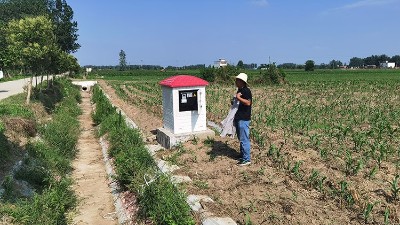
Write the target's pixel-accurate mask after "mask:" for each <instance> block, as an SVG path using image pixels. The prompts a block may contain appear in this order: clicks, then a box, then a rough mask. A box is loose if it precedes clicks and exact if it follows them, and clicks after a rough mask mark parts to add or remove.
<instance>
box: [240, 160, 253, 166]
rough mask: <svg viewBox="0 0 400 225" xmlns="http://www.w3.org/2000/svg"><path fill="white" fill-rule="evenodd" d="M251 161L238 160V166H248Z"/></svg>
mask: <svg viewBox="0 0 400 225" xmlns="http://www.w3.org/2000/svg"><path fill="white" fill-rule="evenodd" d="M250 163H251V162H250V161H246V160H241V161H240V162H238V164H237V165H238V166H247V165H250Z"/></svg>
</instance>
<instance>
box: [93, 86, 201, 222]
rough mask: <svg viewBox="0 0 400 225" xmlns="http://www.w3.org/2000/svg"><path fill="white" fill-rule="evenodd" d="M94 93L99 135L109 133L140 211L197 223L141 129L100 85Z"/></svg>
mask: <svg viewBox="0 0 400 225" xmlns="http://www.w3.org/2000/svg"><path fill="white" fill-rule="evenodd" d="M92 97H93V98H92V100H93V102H95V104H96V110H95V112H94V113H93V115H92V118H93V120H94V122H95V123H96V124H100V128H99V135H104V134H108V135H107V137H108V141H109V142H110V148H109V155H110V156H111V157H113V158H114V159H115V161H114V162H115V168H116V173H117V175H116V179H117V180H118V182H119V183H120V184H121V185H122V187H123V188H124V189H129V190H130V191H132V192H134V193H136V194H138V196H139V204H140V215H141V216H142V217H143V218H146V217H147V218H151V219H152V220H153V221H154V222H155V223H156V224H195V223H194V220H193V218H192V217H191V215H190V208H189V206H188V205H187V204H186V198H185V196H184V195H183V194H182V193H181V192H180V191H178V188H177V187H176V186H174V185H173V184H172V183H171V182H170V180H169V179H168V178H167V177H165V176H164V175H160V174H159V172H158V169H157V167H156V164H155V162H154V160H153V158H152V157H151V155H150V154H149V153H148V151H147V149H146V147H145V145H144V142H143V139H142V137H141V135H140V132H139V131H138V130H135V129H131V128H129V127H127V125H126V124H125V122H124V121H123V119H122V116H121V115H120V114H118V113H117V112H116V111H115V108H114V107H113V106H112V105H111V104H110V102H109V101H108V99H107V98H106V97H105V96H104V94H103V93H102V91H101V90H100V89H99V87H98V86H95V87H94V89H93V96H92Z"/></svg>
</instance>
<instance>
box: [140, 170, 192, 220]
mask: <svg viewBox="0 0 400 225" xmlns="http://www.w3.org/2000/svg"><path fill="white" fill-rule="evenodd" d="M139 203H140V205H142V206H143V208H142V213H145V214H146V215H147V216H149V217H150V218H151V219H152V220H154V221H155V222H156V224H168V225H178V224H185V225H190V224H193V225H194V224H195V221H194V220H193V218H192V216H191V214H190V208H189V206H188V205H187V203H186V197H185V196H184V195H183V194H182V193H181V192H180V191H179V190H178V189H177V188H176V186H174V185H173V184H172V183H171V182H170V181H169V179H168V177H166V176H160V177H159V178H158V179H156V180H155V181H154V182H152V183H150V184H149V185H148V186H145V189H144V191H143V193H142V194H141V195H140V196H139Z"/></svg>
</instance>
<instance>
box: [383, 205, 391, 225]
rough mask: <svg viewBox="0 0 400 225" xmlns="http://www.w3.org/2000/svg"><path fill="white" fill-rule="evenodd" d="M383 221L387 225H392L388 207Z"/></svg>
mask: <svg viewBox="0 0 400 225" xmlns="http://www.w3.org/2000/svg"><path fill="white" fill-rule="evenodd" d="M383 221H384V223H385V225H388V224H390V210H389V207H387V206H386V208H385V212H384V220H383Z"/></svg>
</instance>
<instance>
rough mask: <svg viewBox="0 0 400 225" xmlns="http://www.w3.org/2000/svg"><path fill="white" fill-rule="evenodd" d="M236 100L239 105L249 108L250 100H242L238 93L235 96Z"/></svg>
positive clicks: (240, 94)
mask: <svg viewBox="0 0 400 225" xmlns="http://www.w3.org/2000/svg"><path fill="white" fill-rule="evenodd" d="M236 98H237V100H239V101H240V102H241V103H243V105H246V106H250V105H251V100H247V99H244V98H242V93H240V92H239V93H237V94H236Z"/></svg>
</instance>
